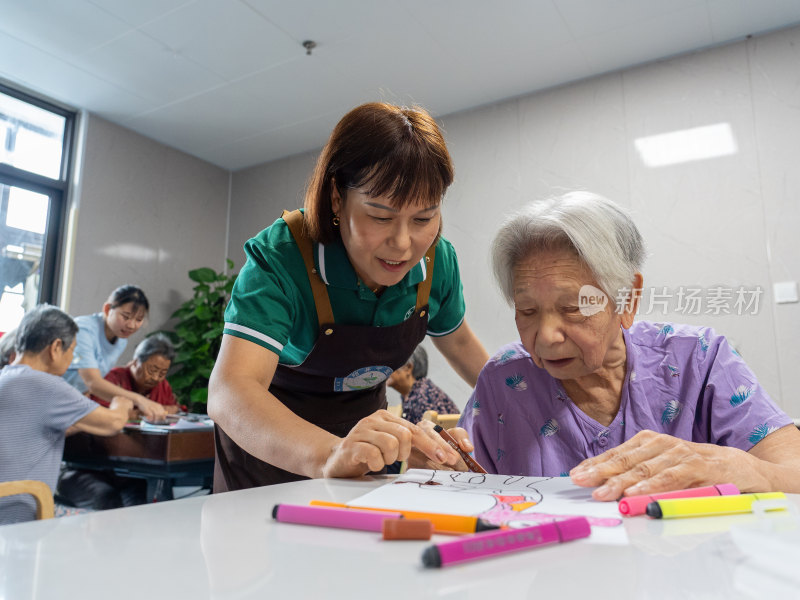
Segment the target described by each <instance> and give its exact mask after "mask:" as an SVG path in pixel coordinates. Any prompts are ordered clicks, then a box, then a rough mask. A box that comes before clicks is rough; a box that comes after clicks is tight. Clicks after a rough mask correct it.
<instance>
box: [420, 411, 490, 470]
mask: <svg viewBox="0 0 800 600" xmlns="http://www.w3.org/2000/svg"><path fill="white" fill-rule="evenodd" d="M417 426H418V427H420V428H421V429H424V430H425V431H426V433H428V435H430V436H431V437H432V438H434V439H436V440H437V441H438V442H439V443H440V444H443V446H444V447H445V448H450V449H452V450H455V451H456V452H457V453H458V456H459V457H460V460H459V461H458V462H457V463H455V464H452V465H445V464H439V463H435V462H433V461H431V460H427V459H426V458H425V457H424V456H421V455H420V454H419V453H415V452H413V451H412V453H411V456H410V457H409V461H408V466H409V468H416V469H436V470H439V471H450V470H454V471H473V472H475V473H486V471H485V470H484V469H483V467H481V466H480V465H479V464H478V463H477V461H475V459H474V458H472V457H471V456H470V454H469V453H470V452H472V451H473V450H474V449H475V448H474V447H473V445H472V442H471V441H470V439H469V435H468V434H467V432H466V431H465V430H464V429H461V428H460V427H454V428H453V429H450V430H445V429H443V428H442V427H441V425H437V424H434V423H432V422H430V421H420V422H419V423H418V424H417Z"/></svg>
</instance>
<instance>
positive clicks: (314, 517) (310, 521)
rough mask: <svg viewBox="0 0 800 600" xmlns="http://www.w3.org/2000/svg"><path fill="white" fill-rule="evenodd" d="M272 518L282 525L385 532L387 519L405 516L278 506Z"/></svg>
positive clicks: (343, 509)
mask: <svg viewBox="0 0 800 600" xmlns="http://www.w3.org/2000/svg"><path fill="white" fill-rule="evenodd" d="M272 518H273V519H275V520H276V521H280V522H281V523H297V524H299V525H318V526H320V527H338V528H339V529H358V530H360V531H377V532H381V531H383V522H384V521H385V520H386V519H401V518H403V515H401V514H400V513H399V512H381V513H377V512H373V511H366V510H349V509H345V508H323V507H320V506H297V505H295V504H276V505H275V507H274V508H273V509H272Z"/></svg>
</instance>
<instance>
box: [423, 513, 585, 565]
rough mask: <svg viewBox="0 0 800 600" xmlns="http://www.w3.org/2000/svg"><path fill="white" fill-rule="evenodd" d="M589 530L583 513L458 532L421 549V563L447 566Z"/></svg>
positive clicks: (579, 535)
mask: <svg viewBox="0 0 800 600" xmlns="http://www.w3.org/2000/svg"><path fill="white" fill-rule="evenodd" d="M590 533H592V528H591V526H590V525H589V521H588V520H587V519H586V517H570V518H569V519H564V520H563V521H552V522H550V523H541V524H539V525H532V526H531V527H521V528H519V529H501V530H499V531H490V532H484V533H476V534H475V535H467V536H461V537H460V538H458V539H457V540H454V541H452V542H443V543H441V544H434V545H433V546H428V547H427V548H426V549H425V551H424V552H423V553H422V564H423V565H425V566H426V567H446V566H448V565H455V564H458V563H462V562H466V561H469V560H477V559H480V558H486V557H489V556H497V555H500V554H510V553H511V552H518V551H519V550H527V549H529V548H536V547H538V546H544V545H545V544H557V543H560V542H568V541H570V540H576V539H578V538H585V537H588V536H589V534H590Z"/></svg>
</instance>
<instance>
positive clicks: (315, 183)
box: [305, 102, 453, 243]
mask: <svg viewBox="0 0 800 600" xmlns="http://www.w3.org/2000/svg"><path fill="white" fill-rule="evenodd" d="M334 181H335V185H336V188H337V190H338V191H339V193H340V194H341V196H342V199H344V198H345V196H346V192H347V190H348V189H353V188H361V189H362V190H363V191H364V192H365V193H366V194H367V195H368V196H371V197H378V196H387V197H389V198H391V199H392V202H393V203H394V205H395V207H397V208H402V207H404V206H407V205H409V204H417V203H425V202H433V203H438V202H440V201H441V199H442V196H444V193H445V191H446V190H447V188H448V186H449V185H450V184H451V183H452V182H453V163H452V161H451V160H450V153H449V152H448V151H447V145H446V144H445V142H444V137H443V136H442V132H441V131H440V130H439V127H438V125H436V122H435V121H434V120H433V117H431V116H430V114H428V112H427V111H425V110H424V109H422V108H419V107H413V108H407V107H399V106H394V105H392V104H386V103H383V102H370V103H368V104H362V105H361V106H357V107H356V108H354V109H353V110H351V111H350V112H349V113H347V114H346V115H345V116H344V117H342V120H341V121H339V123H338V124H337V125H336V127H335V128H334V130H333V132H332V133H331V137H330V139H329V140H328V143H327V144H325V147H324V148H323V149H322V152H321V153H320V155H319V158H318V159H317V165H316V167H314V171H313V173H312V174H311V179H310V181H309V185H308V190H307V191H306V199H305V215H306V218H305V222H306V227H307V228H308V233H309V236H310V237H311V239H313V240H314V241H315V242H321V243H330V242H332V241H334V240H335V239H337V238H338V236H339V232H338V230H337V229H335V228H334V227H333V225H332V220H333V208H332V207H331V197H332V193H333V185H334Z"/></svg>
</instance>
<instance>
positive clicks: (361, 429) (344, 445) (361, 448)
mask: <svg viewBox="0 0 800 600" xmlns="http://www.w3.org/2000/svg"><path fill="white" fill-rule="evenodd" d="M433 433H434V434H435V432H433ZM412 448H415V449H417V450H419V451H420V452H421V453H422V454H423V455H424V456H426V457H427V458H429V459H431V460H433V461H437V462H439V463H442V464H448V465H454V464H456V463H457V462H458V461H459V460H460V457H459V456H458V453H456V452H455V450H453V449H452V448H450V446H448V445H447V444H446V443H445V441H444V440H443V439H442V438H441V437H439V436H438V435H436V436H435V438H434V437H432V436H431V435H429V433H427V432H426V431H425V430H424V429H422V428H421V427H419V426H417V425H414V424H413V423H409V422H408V421H406V420H405V419H401V418H400V417H395V416H393V415H391V414H389V413H388V412H387V411H385V410H379V411H377V412H374V413H373V414H371V415H369V416H368V417H364V418H363V419H361V420H360V421H359V422H358V423H357V424H356V426H355V427H353V429H351V430H350V433H348V434H347V436H346V437H344V438H342V440H341V441H340V442H338V443H337V444H336V445H335V446H334V447H333V448H332V450H331V454H330V456H329V457H328V460H327V461H326V463H325V466H324V467H323V469H322V475H323V477H358V476H360V475H364V474H365V473H369V472H370V471H380V470H381V469H383V468H384V467H385V466H386V465H390V464H392V463H393V462H395V461H398V460H406V459H407V458H408V457H409V455H410V454H411V450H412Z"/></svg>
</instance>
